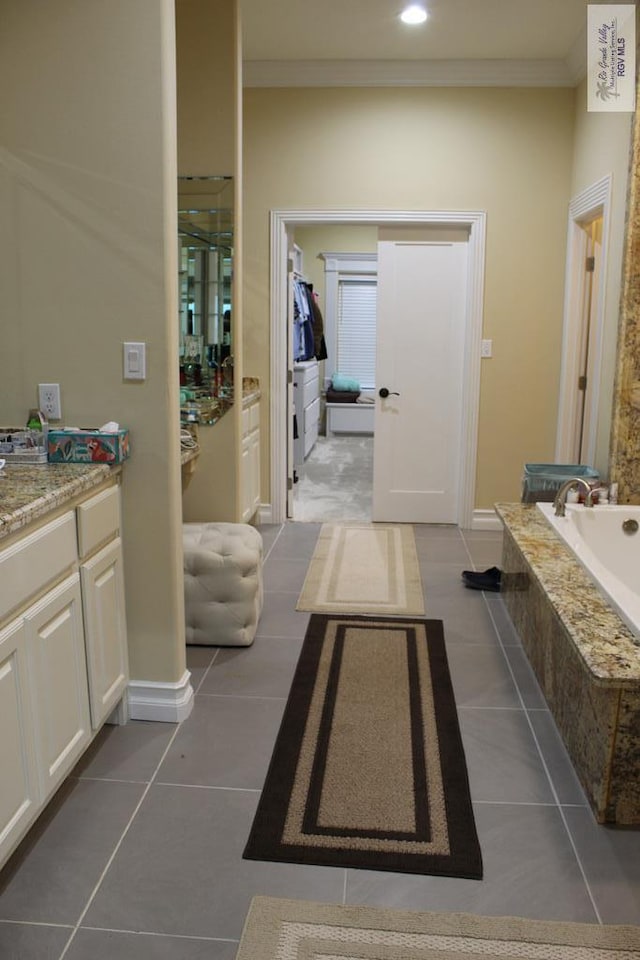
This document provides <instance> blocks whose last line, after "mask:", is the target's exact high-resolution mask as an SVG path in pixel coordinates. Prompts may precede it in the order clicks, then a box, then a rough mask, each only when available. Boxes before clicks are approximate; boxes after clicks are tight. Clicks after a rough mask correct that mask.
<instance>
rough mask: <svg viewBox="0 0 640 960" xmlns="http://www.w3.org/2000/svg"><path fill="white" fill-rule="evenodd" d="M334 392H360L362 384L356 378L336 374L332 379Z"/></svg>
mask: <svg viewBox="0 0 640 960" xmlns="http://www.w3.org/2000/svg"><path fill="white" fill-rule="evenodd" d="M331 383H332V385H333V389H334V390H359V389H360V382H359V381H358V380H356V379H355V377H345V376H343V375H342V374H341V373H334V375H333V376H332V378H331Z"/></svg>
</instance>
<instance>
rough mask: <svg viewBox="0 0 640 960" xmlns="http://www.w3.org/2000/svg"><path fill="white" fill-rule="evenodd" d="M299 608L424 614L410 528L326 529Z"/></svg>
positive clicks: (345, 526) (350, 526) (353, 525)
mask: <svg viewBox="0 0 640 960" xmlns="http://www.w3.org/2000/svg"><path fill="white" fill-rule="evenodd" d="M296 609H297V610H309V611H311V612H313V613H367V614H372V615H382V616H396V615H397V616H414V615H415V616H421V615H422V614H424V600H423V596H422V580H421V578H420V568H419V566H418V556H417V553H416V542H415V539H414V536H413V527H412V526H411V524H389V523H347V524H331V523H325V524H323V526H322V529H321V531H320V536H319V537H318V542H317V544H316V549H315V552H314V554H313V557H312V559H311V563H310V565H309V570H308V572H307V577H306V579H305V582H304V586H303V588H302V593H301V594H300V597H299V599H298V604H297V607H296Z"/></svg>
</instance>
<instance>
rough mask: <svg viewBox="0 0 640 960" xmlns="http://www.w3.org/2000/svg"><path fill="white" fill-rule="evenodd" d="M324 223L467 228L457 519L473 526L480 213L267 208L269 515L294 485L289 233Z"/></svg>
mask: <svg viewBox="0 0 640 960" xmlns="http://www.w3.org/2000/svg"><path fill="white" fill-rule="evenodd" d="M323 223H324V224H328V223H330V224H335V225H338V224H374V225H377V226H381V227H384V226H392V227H402V226H405V227H416V226H418V227H419V226H445V227H452V228H457V227H463V228H465V229H466V230H468V232H469V242H468V265H467V289H466V295H465V318H464V335H463V348H462V353H463V358H462V366H463V378H462V380H463V394H462V422H461V445H460V462H459V467H458V495H457V498H458V510H457V517H458V523H459V525H460V526H462V527H469V528H470V527H472V526H473V507H474V492H475V467H476V450H477V422H478V404H479V387H480V339H481V333H482V301H483V285H484V259H485V231H486V215H485V214H484V212H482V211H436V212H433V211H375V210H373V211H371V210H370V211H331V210H329V211H327V210H276V211H272V212H271V224H270V228H271V231H270V232H271V295H270V313H271V369H270V373H271V471H270V479H271V519H272V521H273V522H276V523H278V522H283V521H284V520H285V519H286V518H287V498H288V496H290V491H291V489H292V487H293V476H292V463H291V461H290V459H289V458H288V457H287V447H288V444H289V435H290V430H291V425H290V418H289V404H288V402H287V397H288V395H289V394H290V389H289V383H290V378H289V370H290V363H289V357H288V340H289V338H288V335H287V334H288V329H287V300H288V274H287V270H288V250H289V243H290V236H289V235H290V233H291V232H292V231H293V230H295V227H296V226H304V225H314V224H323Z"/></svg>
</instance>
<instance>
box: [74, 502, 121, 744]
mask: <svg viewBox="0 0 640 960" xmlns="http://www.w3.org/2000/svg"><path fill="white" fill-rule="evenodd" d="M119 533H120V490H119V488H118V487H109V488H108V489H107V490H103V491H102V492H101V493H99V494H97V495H96V496H95V497H91V499H89V500H87V501H86V502H85V503H82V504H80V506H79V507H78V550H79V554H80V577H81V583H82V606H83V611H84V629H85V646H86V651H87V674H88V679H89V700H90V704H91V724H92V726H93V729H94V730H97V729H99V727H101V726H102V724H103V723H104V721H105V720H106V718H107V717H108V716H109V714H110V713H111V712H112V710H113V709H114V707H115V706H116V704H117V703H118V701H119V700H120V699H121V698H122V695H123V693H124V691H125V688H126V686H127V682H128V659H127V626H126V619H125V609H124V577H123V572H122V541H121V540H120V536H119Z"/></svg>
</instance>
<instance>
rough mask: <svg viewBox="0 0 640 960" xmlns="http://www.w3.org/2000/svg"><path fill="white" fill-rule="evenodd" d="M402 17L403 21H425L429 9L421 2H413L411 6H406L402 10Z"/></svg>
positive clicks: (413, 22)
mask: <svg viewBox="0 0 640 960" xmlns="http://www.w3.org/2000/svg"><path fill="white" fill-rule="evenodd" d="M400 19H401V20H402V22H403V23H411V24H415V23H424V22H425V20H426V19H427V11H426V10H425V9H424V7H421V6H420V5H419V4H417V3H412V4H411V6H410V7H406V8H405V9H404V10H403V11H402V13H401V14H400Z"/></svg>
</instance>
